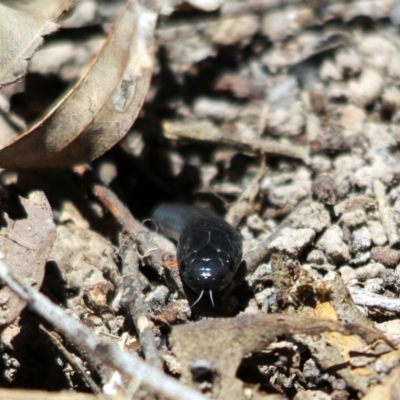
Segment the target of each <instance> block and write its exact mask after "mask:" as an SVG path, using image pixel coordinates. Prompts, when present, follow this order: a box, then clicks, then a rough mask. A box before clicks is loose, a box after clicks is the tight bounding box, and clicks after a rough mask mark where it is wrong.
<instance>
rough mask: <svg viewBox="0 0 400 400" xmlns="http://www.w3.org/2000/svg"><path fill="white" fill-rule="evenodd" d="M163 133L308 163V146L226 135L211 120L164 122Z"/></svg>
mask: <svg viewBox="0 0 400 400" xmlns="http://www.w3.org/2000/svg"><path fill="white" fill-rule="evenodd" d="M163 133H164V135H165V137H167V138H168V139H175V140H176V139H189V140H197V141H201V142H207V143H210V144H214V145H218V146H220V145H227V146H231V147H235V148H238V149H240V150H243V151H248V152H252V153H256V154H267V155H272V156H279V157H282V156H283V157H289V158H295V159H300V160H303V161H304V162H305V163H308V158H309V157H308V148H307V147H305V146H298V145H294V144H292V143H280V142H278V141H275V140H266V139H255V138H251V139H246V138H243V137H240V136H232V135H230V136H228V135H224V134H223V133H222V132H221V131H220V130H219V129H218V128H217V126H215V125H214V124H211V123H210V122H207V121H203V122H189V123H185V122H171V121H165V122H164V123H163Z"/></svg>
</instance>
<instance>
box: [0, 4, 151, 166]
mask: <svg viewBox="0 0 400 400" xmlns="http://www.w3.org/2000/svg"><path fill="white" fill-rule="evenodd" d="M156 20H157V13H156V12H155V11H153V10H151V9H150V8H146V7H145V6H143V5H142V4H141V3H140V2H136V1H130V2H128V3H127V5H126V7H125V9H124V11H123V13H122V15H121V17H120V18H119V20H118V21H117V22H116V23H115V25H114V29H113V30H112V31H111V33H110V34H109V37H108V39H107V41H106V43H105V45H104V47H103V48H102V50H101V51H100V52H99V54H98V55H97V56H96V58H95V59H94V60H93V62H92V64H91V65H90V66H89V68H88V70H87V72H86V73H85V74H84V75H83V76H82V78H81V79H80V80H79V81H78V82H77V84H76V85H75V86H74V87H73V88H72V89H71V90H70V91H68V93H66V94H65V95H64V97H63V98H61V99H60V100H59V101H58V102H57V104H55V105H54V107H53V108H52V109H51V110H50V111H49V112H48V114H47V115H46V116H45V117H44V118H43V119H42V120H41V121H39V122H38V123H36V124H35V125H34V126H32V127H31V128H30V129H29V130H27V131H26V132H24V133H23V134H22V135H21V136H19V137H18V138H17V139H16V140H15V141H14V142H12V143H11V144H9V145H8V146H6V147H4V148H3V149H2V150H0V166H2V167H9V168H31V167H33V168H67V167H71V166H73V165H76V164H79V163H84V162H88V161H91V160H93V159H94V158H96V157H98V156H100V155H101V154H103V153H104V152H105V151H107V150H108V149H109V148H110V147H112V146H113V145H114V144H115V143H117V142H118V141H119V140H120V139H121V138H122V137H123V136H124V135H125V133H126V132H127V131H128V129H129V128H130V127H131V125H132V123H133V121H134V120H135V119H136V117H137V115H138V113H139V111H140V109H141V106H142V104H143V101H144V99H145V96H146V93H147V90H148V87H149V83H150V78H151V73H152V70H153V32H154V27H155V23H156Z"/></svg>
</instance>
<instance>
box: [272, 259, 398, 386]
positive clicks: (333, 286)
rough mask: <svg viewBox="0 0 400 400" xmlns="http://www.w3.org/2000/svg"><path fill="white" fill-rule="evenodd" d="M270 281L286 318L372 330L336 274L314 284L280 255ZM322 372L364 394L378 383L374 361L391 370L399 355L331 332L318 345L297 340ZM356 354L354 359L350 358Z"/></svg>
mask: <svg viewBox="0 0 400 400" xmlns="http://www.w3.org/2000/svg"><path fill="white" fill-rule="evenodd" d="M271 260H272V263H271V268H272V279H273V281H274V285H275V286H276V287H277V288H278V290H279V291H280V297H281V298H283V299H285V303H286V304H285V307H284V309H283V310H282V312H284V313H285V314H288V315H291V316H296V317H300V318H310V317H313V318H323V319H326V318H328V319H331V320H333V321H339V320H341V321H347V322H352V323H357V324H361V325H362V326H365V329H372V328H373V324H372V323H371V321H370V320H369V319H368V318H367V317H365V316H364V315H363V314H362V313H361V311H360V310H359V309H358V308H357V306H356V305H355V304H354V302H353V300H352V298H351V295H350V293H349V291H348V289H347V287H346V286H345V284H344V283H343V280H342V278H341V277H340V275H338V274H334V273H330V274H328V275H327V276H326V278H325V280H324V281H322V282H321V281H316V280H314V279H313V278H312V277H311V276H310V275H309V274H308V272H307V271H304V270H303V269H302V268H301V267H300V265H298V266H297V267H296V268H293V262H292V261H290V260H288V259H287V258H286V257H285V256H283V255H281V254H273V256H272V258H271ZM296 339H297V340H299V341H301V342H302V343H304V344H305V345H306V346H307V347H308V348H309V349H310V352H311V354H312V355H313V357H314V358H315V359H316V360H317V361H318V364H319V365H321V366H322V368H323V369H329V368H334V369H335V370H336V373H337V374H338V375H340V376H341V377H342V378H343V379H344V380H345V381H346V383H347V385H348V386H350V387H352V388H354V389H356V390H358V391H360V392H361V393H366V391H367V390H368V388H369V387H370V386H371V384H372V383H374V382H376V381H377V380H378V379H379V374H380V372H379V371H378V370H377V368H376V360H377V359H379V361H380V362H381V363H385V364H386V365H388V366H389V365H390V368H393V367H395V366H396V365H397V363H398V362H399V359H400V353H399V352H398V351H390V349H389V348H388V347H387V345H386V344H385V343H382V345H381V344H379V345H376V346H374V347H371V348H369V347H368V343H366V342H365V340H364V339H363V338H362V337H360V336H343V335H342V334H341V333H336V332H331V333H324V334H323V335H321V337H320V338H319V340H318V341H316V340H314V338H312V337H310V336H303V335H301V336H299V337H296ZM352 352H357V357H353V358H352V357H351V353H352Z"/></svg>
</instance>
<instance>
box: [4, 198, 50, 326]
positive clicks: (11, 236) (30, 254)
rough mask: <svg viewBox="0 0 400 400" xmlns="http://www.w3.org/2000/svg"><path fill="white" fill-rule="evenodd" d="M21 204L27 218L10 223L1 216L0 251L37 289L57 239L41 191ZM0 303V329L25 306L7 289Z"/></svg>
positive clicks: (20, 274) (47, 206)
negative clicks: (2, 219) (3, 221)
mask: <svg viewBox="0 0 400 400" xmlns="http://www.w3.org/2000/svg"><path fill="white" fill-rule="evenodd" d="M21 204H22V206H23V207H24V209H25V213H26V215H27V216H26V218H24V219H18V220H12V219H11V218H10V217H9V216H8V215H4V220H5V223H6V225H5V227H4V228H3V229H2V230H1V231H0V249H1V252H2V253H3V254H4V260H5V262H6V263H7V264H8V265H9V266H10V268H12V269H13V271H14V272H15V273H16V274H18V275H19V276H22V277H24V278H26V279H29V281H30V283H31V284H32V285H35V286H36V287H37V288H39V287H40V285H41V284H42V281H43V277H44V267H45V264H46V261H47V258H48V256H49V254H50V251H51V248H52V246H53V243H54V240H55V237H56V227H55V224H54V222H53V213H52V210H51V207H50V204H49V202H48V201H47V199H46V196H45V195H44V193H43V192H32V193H31V194H30V195H29V197H28V198H26V199H25V198H21ZM0 304H1V309H0V326H4V325H7V324H9V323H10V322H12V321H13V320H14V319H15V318H16V317H18V315H19V314H20V312H21V311H22V309H23V308H24V307H25V302H24V301H23V300H21V298H20V297H19V296H18V295H17V294H16V293H14V292H13V291H12V290H11V289H9V288H8V287H3V288H2V289H1V290H0Z"/></svg>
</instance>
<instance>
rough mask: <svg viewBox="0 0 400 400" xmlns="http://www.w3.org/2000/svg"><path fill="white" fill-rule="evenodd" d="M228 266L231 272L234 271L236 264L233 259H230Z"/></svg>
mask: <svg viewBox="0 0 400 400" xmlns="http://www.w3.org/2000/svg"><path fill="white" fill-rule="evenodd" d="M226 266H227V267H228V269H229V270H230V271H232V270H233V267H234V266H235V263H234V262H233V260H232V258H228V259H227V260H226Z"/></svg>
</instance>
